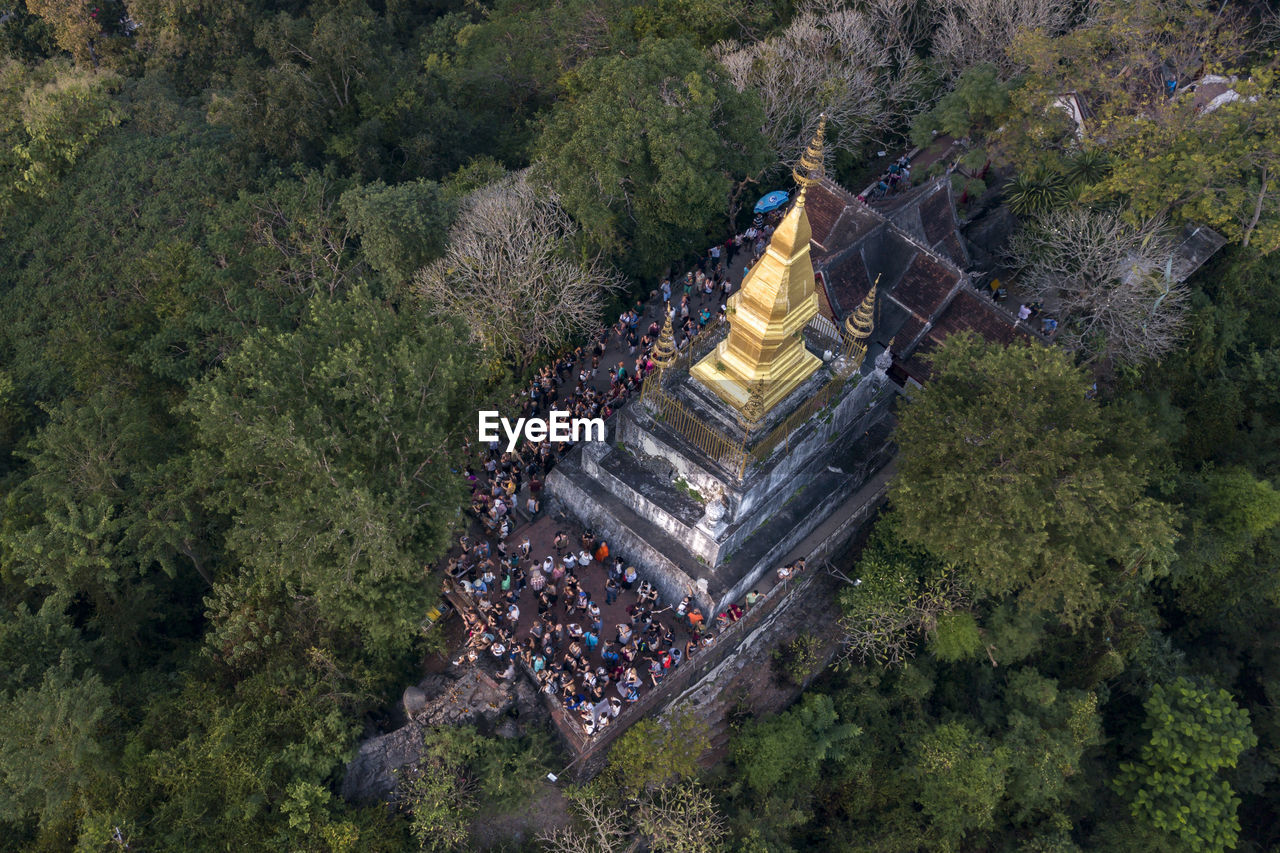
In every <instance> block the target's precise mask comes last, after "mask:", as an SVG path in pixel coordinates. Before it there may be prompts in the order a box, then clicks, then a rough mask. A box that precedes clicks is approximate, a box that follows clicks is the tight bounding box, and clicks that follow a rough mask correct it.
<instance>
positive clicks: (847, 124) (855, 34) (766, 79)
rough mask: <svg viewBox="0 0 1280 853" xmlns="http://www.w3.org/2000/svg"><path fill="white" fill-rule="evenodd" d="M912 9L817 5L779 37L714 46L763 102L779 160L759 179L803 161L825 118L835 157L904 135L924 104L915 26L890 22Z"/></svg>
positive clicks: (878, 3)
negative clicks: (895, 133) (832, 131)
mask: <svg viewBox="0 0 1280 853" xmlns="http://www.w3.org/2000/svg"><path fill="white" fill-rule="evenodd" d="M909 5H911V4H910V3H908V2H907V0H875V1H874V2H872V3H871V4H869V6H870V8H869V9H868V11H866V12H862V11H855V10H852V9H845V8H840V6H839V4H838V3H837V2H830V0H828V2H822V1H821V0H818V2H810V3H808V4H807V5H806V6H804V7H803V8H802V10H801V11H800V13H799V14H798V15H796V17H795V19H794V20H792V22H791V25H790V26H788V27H787V29H786V30H784V31H783V32H782V33H781V34H779V35H776V36H771V37H769V38H766V39H763V40H762V41H757V42H753V43H751V44H745V45H743V44H739V43H737V42H734V41H728V42H723V43H721V44H718V45H716V46H715V47H714V48H713V49H712V53H713V55H714V56H715V57H716V58H717V59H718V60H719V61H720V63H721V65H723V66H724V68H725V70H726V72H727V73H728V76H729V80H730V81H731V82H732V83H733V85H734V86H735V87H736V88H737V89H738V90H739V91H747V90H750V91H753V92H755V93H756V94H757V95H759V97H760V99H761V101H762V102H763V104H764V113H765V123H764V125H763V126H762V127H761V133H762V134H763V135H764V137H765V139H767V140H768V142H769V144H770V145H771V146H772V147H773V150H774V151H776V152H777V155H778V160H777V162H776V163H775V164H773V165H772V166H770V168H769V169H767V170H766V171H765V173H763V174H761V175H757V176H755V178H754V180H755V181H759V180H761V179H762V178H763V177H764V175H766V174H770V173H772V172H774V171H776V170H778V169H779V167H781V166H782V165H789V164H791V163H794V162H795V160H796V159H798V158H799V156H800V153H801V151H802V150H803V149H804V146H805V145H806V144H807V143H808V141H809V138H810V137H811V136H812V135H813V133H814V131H815V130H816V129H817V123H818V115H819V114H820V113H823V112H825V113H826V114H827V119H828V121H829V122H830V124H831V125H832V126H834V128H835V129H836V131H837V132H836V134H835V135H834V137H833V138H832V140H831V144H830V145H828V146H827V155H828V156H829V157H830V156H833V155H834V154H835V153H836V152H837V151H856V150H858V149H859V148H860V146H862V145H863V144H865V143H866V142H867V141H868V140H878V139H881V138H883V137H884V136H885V135H886V134H888V133H889V132H892V131H895V130H901V128H902V127H903V126H904V125H905V124H906V123H907V122H908V120H909V118H910V117H911V116H913V115H914V114H915V113H916V112H918V111H919V110H920V109H921V108H922V107H923V105H924V103H923V93H922V91H921V84H922V82H923V74H922V69H921V66H920V63H919V61H918V60H917V58H916V55H915V53H914V51H913V50H912V47H913V44H912V42H911V41H910V39H911V36H910V32H911V29H910V26H908V27H905V28H897V27H896V26H895V25H894V23H893V22H892V21H891V20H888V19H887V16H892V15H895V14H902V8H905V7H906V6H909ZM900 7H902V8H900ZM910 20H915V19H914V18H911V19H910Z"/></svg>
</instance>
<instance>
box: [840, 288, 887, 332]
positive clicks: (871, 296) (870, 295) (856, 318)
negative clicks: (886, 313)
mask: <svg viewBox="0 0 1280 853" xmlns="http://www.w3.org/2000/svg"><path fill="white" fill-rule="evenodd" d="M879 284H880V276H876V280H875V281H874V282H873V283H872V284H871V289H870V290H869V291H867V295H866V298H865V299H863V300H862V304H861V305H859V306H858V310H857V311H854V312H853V313H852V314H850V315H849V316H848V317H846V318H845V319H844V328H845V331H847V332H848V333H849V337H851V338H853V340H855V341H858V342H860V343H866V341H867V340H868V339H870V337H871V331H872V329H874V328H875V310H876V287H877V286H878V285H879Z"/></svg>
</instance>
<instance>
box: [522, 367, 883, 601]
mask: <svg viewBox="0 0 1280 853" xmlns="http://www.w3.org/2000/svg"><path fill="white" fill-rule="evenodd" d="M833 380H834V381H835V382H837V383H839V380H838V379H837V378H836V377H835V375H834V374H833V373H832V372H831V370H830V369H829V368H828V367H827V366H823V367H820V368H819V369H818V370H816V371H815V372H814V373H813V374H812V375H811V376H810V377H809V378H808V379H806V380H805V381H804V382H802V383H801V384H800V385H799V386H798V387H797V388H795V390H793V391H792V392H791V393H790V394H789V395H788V396H787V397H786V398H785V399H784V400H783V401H782V403H780V404H779V405H777V406H775V407H774V408H773V409H771V410H770V411H769V412H768V413H767V414H766V415H765V417H764V418H763V419H762V420H761V422H760V423H758V424H756V425H755V427H754V428H753V429H752V430H751V431H750V433H749V434H747V433H745V432H744V430H743V428H742V426H741V424H740V422H739V420H738V413H737V411H736V410H735V409H734V408H732V407H730V406H729V405H727V404H726V403H725V402H723V401H722V400H721V399H720V398H719V397H718V396H717V395H716V394H715V393H713V392H712V391H711V390H709V389H708V388H706V387H705V386H704V385H702V384H701V383H700V382H698V381H696V380H693V379H691V378H690V377H689V375H688V373H687V372H685V373H682V374H680V375H678V376H674V377H672V376H669V377H667V380H666V381H665V382H664V386H665V392H666V394H667V395H668V396H669V398H670V399H673V400H675V401H676V402H677V403H678V404H679V406H680V407H681V409H682V410H683V411H684V412H686V413H687V414H688V415H690V416H692V417H693V418H694V419H696V420H697V421H698V422H700V423H703V424H706V425H708V426H711V427H713V428H714V429H715V430H716V431H717V432H719V433H721V434H723V435H725V436H728V437H731V438H733V439H734V440H736V441H740V442H742V445H743V446H744V447H745V450H746V454H747V455H746V457H745V458H746V459H747V460H748V461H747V463H746V464H742V463H741V462H740V461H735V460H725V461H716V460H714V459H712V458H709V457H708V455H707V454H706V453H704V452H703V451H702V450H700V449H699V448H698V447H697V446H695V445H694V444H693V443H692V442H691V441H690V440H689V439H687V438H686V437H685V435H684V434H682V433H681V432H679V431H677V430H676V429H674V428H673V425H672V424H671V423H670V422H668V419H667V418H665V417H663V416H661V415H659V414H657V412H655V410H654V409H651V408H650V406H649V405H648V404H647V403H646V402H644V401H634V402H632V403H631V404H630V405H628V406H627V407H626V408H625V409H623V410H622V411H620V412H619V413H618V415H617V416H616V417H615V418H614V419H613V421H614V422H613V424H612V425H611V429H610V433H609V436H608V441H607V442H602V443H600V442H598V443H588V444H583V445H581V446H580V447H578V448H576V449H575V450H574V451H573V452H572V453H570V454H569V455H568V456H567V457H566V458H565V459H563V460H561V462H560V463H559V464H558V465H557V466H556V468H555V469H554V470H553V471H552V472H551V474H550V476H549V477H548V478H547V490H548V493H549V494H550V496H551V498H552V500H553V503H554V504H556V505H558V507H559V508H561V509H563V510H565V511H567V512H568V513H570V514H571V515H573V516H575V517H576V518H577V519H578V520H579V521H581V522H582V523H583V524H584V525H585V526H587V527H588V528H590V529H591V530H593V531H594V532H595V534H596V536H597V538H604V539H607V540H608V541H609V547H610V551H611V552H612V553H615V554H619V555H621V556H622V557H623V558H624V559H625V560H627V561H628V562H630V563H632V564H634V565H636V566H637V568H639V569H640V570H641V571H642V574H643V576H644V577H645V578H647V579H648V580H649V581H650V582H651V583H653V584H654V585H655V586H656V587H657V588H658V590H659V592H660V593H661V594H662V597H663V601H666V602H674V601H679V600H680V599H681V598H683V597H684V596H685V595H694V596H695V597H696V598H697V599H698V600H699V602H700V604H701V606H703V607H704V608H711V609H710V610H709V611H708V612H713V613H718V612H720V611H721V610H722V609H723V608H724V607H726V606H727V605H728V604H729V603H730V602H733V601H738V600H740V599H741V598H743V597H744V596H745V595H746V593H747V592H749V591H750V590H751V588H752V587H753V586H754V585H755V584H757V583H758V582H759V580H760V578H761V577H762V576H763V575H764V574H765V573H766V572H769V571H772V570H774V569H776V568H777V567H778V565H780V564H781V561H782V560H783V559H784V558H785V557H786V555H787V554H788V553H789V552H790V551H791V549H792V548H794V547H795V545H796V544H798V543H799V542H800V541H801V540H802V539H803V538H804V537H805V536H807V535H808V534H809V533H810V532H812V531H813V530H814V529H815V528H816V527H817V526H818V525H819V524H821V523H822V521H824V520H825V519H826V517H827V516H828V515H829V514H830V513H831V512H832V511H833V510H834V509H835V508H836V507H837V506H839V505H840V504H841V503H842V502H843V501H844V500H845V499H846V498H847V497H849V496H850V495H852V494H853V493H854V492H855V491H856V490H857V489H858V488H859V487H861V486H862V485H863V484H864V483H865V482H866V481H867V480H868V479H869V478H870V477H871V475H872V474H874V473H875V472H876V471H877V470H878V469H879V468H880V467H882V466H883V465H884V464H885V463H886V462H887V461H888V460H889V458H890V457H891V455H892V454H891V451H890V448H889V431H890V430H889V423H888V409H889V406H888V405H887V404H888V402H889V400H890V399H891V398H892V396H893V394H894V390H893V386H892V384H891V383H889V382H888V381H887V380H886V378H885V376H884V374H883V373H882V372H880V371H870V372H868V373H867V374H866V375H857V374H855V375H854V376H853V377H851V378H850V379H848V380H845V381H844V382H843V383H842V384H837V385H830V386H829V384H828V383H831V382H833ZM815 395H825V396H826V397H827V399H828V402H827V405H826V406H825V407H823V408H821V409H820V410H818V411H816V412H814V413H812V415H811V416H810V417H808V418H807V419H805V420H803V422H800V423H795V421H796V420H797V418H796V417H792V416H793V415H796V413H797V412H800V410H801V408H802V407H803V406H805V404H806V403H807V402H808V401H809V400H810V399H811V398H813V397H814V396H815ZM655 408H656V407H655ZM800 413H801V414H803V412H800ZM788 419H790V420H791V421H792V422H791V423H788ZM784 427H785V429H784V431H783V432H781V433H780V432H779V431H778V430H779V429H780V428H784ZM771 441H775V442H776V444H774V445H773V446H772V447H769V446H768V445H769V443H770V442H771ZM740 459H741V457H740Z"/></svg>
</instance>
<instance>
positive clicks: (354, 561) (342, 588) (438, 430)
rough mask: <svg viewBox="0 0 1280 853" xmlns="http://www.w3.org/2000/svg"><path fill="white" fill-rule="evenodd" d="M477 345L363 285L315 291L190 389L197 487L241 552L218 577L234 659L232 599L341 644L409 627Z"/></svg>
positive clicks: (444, 525)
mask: <svg viewBox="0 0 1280 853" xmlns="http://www.w3.org/2000/svg"><path fill="white" fill-rule="evenodd" d="M473 358H474V356H473V354H472V353H471V351H470V350H469V349H468V347H466V346H465V344H463V343H462V342H461V341H459V339H458V337H457V332H456V331H455V330H454V329H453V328H452V327H450V326H448V325H435V326H426V325H422V324H421V323H420V322H419V321H418V320H417V319H416V318H413V317H406V316H403V315H399V314H397V313H395V312H394V311H392V310H391V309H390V308H388V307H387V306H386V305H385V304H382V303H380V302H377V301H375V300H374V299H372V298H371V297H370V296H369V294H368V292H367V291H366V290H364V289H363V288H360V289H357V290H355V291H353V292H352V294H351V295H350V296H349V297H348V298H346V299H330V298H327V297H320V298H317V299H315V300H313V301H312V303H311V305H310V308H309V311H308V314H307V317H306V319H305V320H304V322H303V324H302V325H301V327H300V328H299V329H297V330H296V331H294V332H290V333H284V334H266V333H264V334H259V335H257V336H254V337H251V338H250V339H248V340H247V341H246V342H245V344H244V346H243V347H242V348H241V350H240V351H239V352H238V353H237V354H236V355H235V356H233V357H232V358H231V359H229V360H228V361H227V364H226V365H225V367H224V369H223V370H221V371H219V372H218V373H217V374H216V375H214V376H213V377H211V378H210V379H209V380H207V381H205V382H203V383H202V384H200V385H198V386H197V387H196V388H194V389H193V390H192V393H191V395H190V398H189V399H188V401H187V402H186V403H185V404H184V405H183V407H182V410H183V411H184V412H185V413H186V414H188V415H190V416H191V417H192V418H193V419H194V421H195V428H196V435H197V438H198V441H199V443H200V445H201V446H200V449H199V450H198V452H196V453H195V455H194V457H193V459H192V465H193V471H194V475H195V476H196V477H197V478H198V479H199V480H201V481H203V482H208V483H216V484H217V488H215V489H214V490H213V491H211V492H210V494H209V495H208V497H207V498H206V503H207V505H208V506H209V508H210V509H211V510H213V511H215V512H219V513H222V514H224V515H225V516H226V517H228V518H229V519H230V528H229V530H228V532H227V539H226V542H227V547H228V548H229V550H230V551H231V552H232V553H233V554H234V555H235V556H236V557H237V558H238V560H239V561H240V563H241V565H242V569H241V573H240V574H239V575H238V576H237V577H235V578H232V579H230V580H228V581H227V582H225V583H224V584H222V585H221V586H220V588H219V589H218V590H216V593H215V596H216V598H217V599H218V601H219V604H218V605H217V606H216V607H215V608H214V609H215V613H216V614H217V619H218V628H217V629H216V630H215V634H221V635H222V638H221V640H216V641H215V646H216V647H217V648H219V649H221V650H222V652H223V653H224V654H225V655H227V657H228V659H230V658H234V657H235V656H236V655H237V654H238V653H240V652H249V651H254V650H256V648H257V644H256V643H255V642H252V641H251V636H250V635H245V634H244V633H243V630H244V629H246V628H247V627H248V626H249V625H252V624H254V623H255V621H256V620H254V619H252V618H250V621H249V622H248V623H246V622H244V621H243V620H244V619H245V617H246V613H245V611H243V610H242V609H241V605H242V604H243V605H246V606H249V607H250V611H249V612H254V611H255V610H256V609H257V608H258V607H265V608H266V613H270V614H274V615H272V616H270V617H268V616H266V615H265V614H264V616H263V618H269V619H276V618H282V619H284V620H285V621H284V622H282V623H280V626H279V630H282V631H286V632H287V633H292V632H293V631H298V632H301V635H311V634H312V633H313V632H316V631H318V632H319V633H320V636H322V637H323V636H328V637H329V638H330V639H331V640H332V641H333V642H334V643H337V644H338V645H337V647H339V648H347V649H363V650H364V653H368V654H373V655H380V654H386V653H389V652H395V651H397V650H403V649H405V648H407V646H408V645H409V644H410V643H411V642H412V641H413V638H414V637H415V636H416V635H417V633H418V627H419V622H420V620H421V617H422V614H423V613H424V612H425V607H426V604H427V603H428V601H429V599H430V596H431V591H430V590H429V589H428V587H427V585H426V584H424V583H423V579H422V570H421V566H422V565H423V563H425V562H427V561H429V560H431V559H434V557H435V556H436V554H437V553H438V551H439V550H440V549H441V548H443V547H444V545H445V544H446V543H447V542H448V540H449V536H450V530H451V526H452V524H453V522H454V519H455V518H456V514H457V507H458V505H459V503H460V501H461V498H462V493H461V481H460V480H459V479H458V478H457V477H456V476H454V475H453V474H452V473H451V471H450V468H451V466H452V465H454V464H455V463H454V455H455V454H456V453H457V452H458V450H457V448H459V447H460V445H461V441H462V437H463V434H464V432H465V431H466V429H467V428H468V427H467V425H469V424H471V423H472V418H473V417H474V413H475V406H476V400H477V398H480V397H481V396H482V395H481V393H480V389H479V388H478V386H477V376H476V373H477V371H476V363H475V361H474V360H473ZM273 602H275V603H273ZM282 608H283V609H282ZM258 612H261V611H258ZM290 625H291V626H292V627H291V628H289V627H287V626H290ZM246 644H247V645H246ZM328 647H329V648H333V646H328Z"/></svg>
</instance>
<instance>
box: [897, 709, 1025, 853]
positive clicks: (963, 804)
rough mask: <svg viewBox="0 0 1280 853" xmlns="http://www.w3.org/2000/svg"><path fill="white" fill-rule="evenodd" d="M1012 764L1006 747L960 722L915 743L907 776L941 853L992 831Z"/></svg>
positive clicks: (934, 730)
mask: <svg viewBox="0 0 1280 853" xmlns="http://www.w3.org/2000/svg"><path fill="white" fill-rule="evenodd" d="M1011 758H1012V756H1011V755H1010V751H1009V749H1008V748H1007V747H1004V746H999V745H997V743H996V742H994V741H992V740H991V739H988V738H987V737H985V736H983V735H982V734H981V733H980V732H978V731H975V729H974V727H973V726H972V725H970V724H968V723H966V722H962V721H957V722H951V723H943V724H942V725H940V726H937V727H936V728H934V729H933V731H931V732H929V733H928V734H926V735H925V736H924V737H922V738H920V739H919V740H918V741H917V742H916V744H915V747H914V749H913V751H912V760H911V764H910V765H909V766H908V769H907V773H908V774H909V776H910V778H911V779H912V780H913V781H914V782H915V784H916V786H917V788H916V792H915V799H916V801H917V802H919V804H920V807H921V808H922V809H924V813H925V814H926V815H928V817H929V820H930V826H931V827H932V829H933V830H934V831H935V832H937V833H938V840H939V842H940V845H939V846H940V849H945V850H959V849H962V848H963V841H964V839H965V838H966V836H969V835H971V834H972V833H974V832H976V831H980V830H986V829H990V828H991V827H992V826H993V825H994V823H995V818H996V814H997V811H996V810H997V806H998V805H999V803H1000V800H1001V798H1002V797H1003V796H1004V793H1005V787H1006V785H1007V784H1008V774H1009V769H1010V765H1011Z"/></svg>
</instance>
